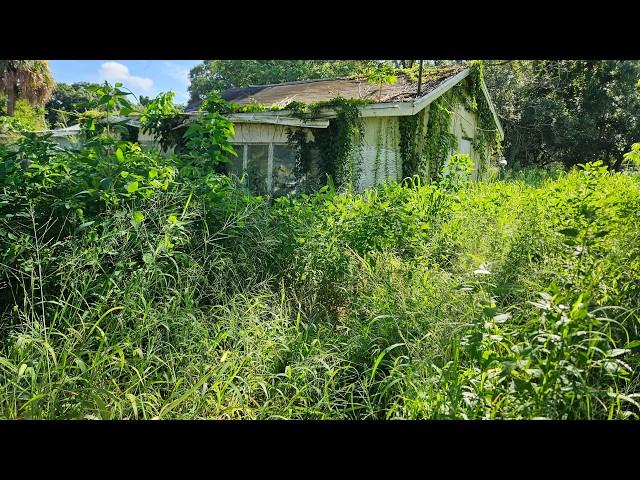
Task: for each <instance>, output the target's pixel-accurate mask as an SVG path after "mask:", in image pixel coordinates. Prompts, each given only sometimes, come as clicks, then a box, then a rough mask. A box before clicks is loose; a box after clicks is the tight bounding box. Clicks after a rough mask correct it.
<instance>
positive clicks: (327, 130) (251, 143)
mask: <svg viewBox="0 0 640 480" xmlns="http://www.w3.org/2000/svg"><path fill="white" fill-rule="evenodd" d="M419 84H420V85H419ZM221 96H222V98H223V99H224V100H227V101H229V102H233V103H235V104H237V105H240V106H245V107H246V106H251V105H259V106H269V109H268V110H266V109H265V110H266V111H246V112H244V113H233V114H230V115H229V116H228V118H229V119H230V120H232V121H233V123H234V129H235V138H233V139H232V143H233V146H234V149H235V151H236V153H237V157H232V158H231V163H230V165H229V168H228V172H229V173H232V174H235V175H237V176H239V177H242V176H243V175H244V178H245V181H246V182H248V185H249V186H250V187H251V189H252V190H253V191H254V192H256V193H260V194H270V195H273V196H278V195H281V194H284V193H292V192H298V191H302V190H303V189H302V188H301V185H302V184H303V183H305V182H306V185H307V187H308V188H307V189H309V186H311V187H310V189H313V188H314V187H317V186H318V185H320V184H322V183H323V181H324V182H326V174H330V175H331V176H332V177H333V178H334V179H336V178H337V180H338V181H339V182H340V181H341V182H342V183H345V182H347V181H348V182H349V183H351V184H352V185H354V186H355V187H356V188H357V189H358V190H362V189H364V188H367V187H370V186H373V185H377V184H379V183H381V182H383V181H386V180H391V179H395V180H398V181H399V180H402V179H403V178H405V177H407V176H412V175H414V174H420V175H421V176H423V177H426V178H429V179H435V178H437V176H438V174H439V173H438V172H440V171H442V168H443V167H444V166H446V163H447V161H448V159H449V158H450V156H451V155H452V154H453V153H456V152H458V153H464V154H466V155H468V156H469V157H471V159H473V162H474V166H473V171H472V173H471V176H472V178H473V179H478V178H479V177H481V176H482V175H483V174H484V173H485V172H486V171H487V168H488V166H489V165H490V164H491V163H492V160H494V161H495V160H496V159H497V158H496V156H495V155H496V152H497V151H499V150H498V148H497V147H499V145H500V142H501V141H502V139H503V137H504V134H503V131H502V127H501V125H500V122H499V120H498V118H497V115H496V112H495V108H494V107H493V104H492V102H491V99H490V97H489V94H488V92H487V89H486V86H485V85H484V81H483V80H482V71H481V67H476V68H474V66H473V65H464V64H463V65H453V66H448V67H443V68H425V70H424V72H423V75H422V79H421V81H420V82H419V81H418V78H417V75H415V76H414V77H413V78H412V77H411V76H410V75H409V74H406V75H403V74H400V75H398V76H397V81H396V82H395V83H393V84H382V83H381V84H377V83H370V82H369V81H368V80H367V79H358V78H338V79H322V80H309V81H298V82H288V83H281V84H275V85H260V86H249V87H246V88H232V89H229V90H226V91H224V92H223V93H222V94H221ZM200 103H201V102H195V103H192V104H190V105H189V106H188V107H187V109H186V111H185V113H187V114H188V115H198V113H199V112H198V107H199V105H200ZM314 105H315V108H312V107H313V106H314ZM304 106H307V107H309V108H307V109H306V110H305V109H304ZM294 107H295V108H294ZM348 107H351V108H348ZM355 109H357V113H356V114H355V115H354V113H353V112H354V111H355ZM310 111H311V113H310ZM341 129H342V131H341ZM345 129H346V130H347V131H346V132H345V131H344V130H345ZM301 157H306V158H301ZM314 179H315V184H314Z"/></svg>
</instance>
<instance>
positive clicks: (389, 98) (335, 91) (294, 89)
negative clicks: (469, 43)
mask: <svg viewBox="0 0 640 480" xmlns="http://www.w3.org/2000/svg"><path fill="white" fill-rule="evenodd" d="M464 68H465V65H461V64H456V65H450V66H447V67H425V68H424V71H423V74H422V86H421V88H420V96H421V97H422V96H424V95H426V94H428V93H429V92H431V91H432V90H434V89H435V88H436V87H438V86H439V85H440V84H442V83H443V82H445V81H446V80H448V79H449V78H451V77H453V76H454V75H456V74H457V73H459V72H460V71H461V70H463V69H464ZM417 91H418V80H417V78H416V79H412V78H410V77H409V76H408V75H405V74H399V75H398V81H397V82H396V83H395V84H393V85H386V84H384V83H383V84H382V94H381V95H380V99H378V94H379V88H378V85H377V84H371V83H369V82H368V81H367V79H366V78H331V79H318V80H304V81H298V82H288V83H278V84H273V85H253V86H249V87H243V88H230V89H228V90H225V91H224V92H222V93H221V97H222V98H223V99H225V100H227V101H229V102H233V103H237V104H239V105H246V104H249V103H259V104H262V105H265V106H266V107H270V106H271V105H278V106H280V107H285V106H286V105H287V104H289V103H290V102H293V101H296V102H302V103H307V104H308V103H311V102H321V101H327V100H331V99H333V98H336V97H342V98H346V99H363V100H371V101H374V102H380V103H388V102H410V101H413V100H415V99H416V97H417ZM201 103H202V101H197V102H192V103H190V104H189V105H188V106H187V108H186V109H185V111H186V112H193V111H197V110H198V107H199V106H200V104H201Z"/></svg>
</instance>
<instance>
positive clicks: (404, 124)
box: [398, 110, 425, 178]
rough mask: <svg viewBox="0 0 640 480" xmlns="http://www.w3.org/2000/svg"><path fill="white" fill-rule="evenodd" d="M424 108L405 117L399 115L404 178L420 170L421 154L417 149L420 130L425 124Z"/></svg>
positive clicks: (400, 148)
mask: <svg viewBox="0 0 640 480" xmlns="http://www.w3.org/2000/svg"><path fill="white" fill-rule="evenodd" d="M424 112H425V111H424V110H422V111H421V112H419V113H417V114H415V115H408V116H404V117H398V130H399V132H400V141H399V145H398V147H399V150H400V158H401V159H402V176H403V178H406V177H411V176H412V175H414V174H415V173H416V172H417V171H418V166H419V163H420V156H419V152H418V149H417V145H416V143H417V139H418V131H419V130H422V129H421V128H420V126H421V125H424Z"/></svg>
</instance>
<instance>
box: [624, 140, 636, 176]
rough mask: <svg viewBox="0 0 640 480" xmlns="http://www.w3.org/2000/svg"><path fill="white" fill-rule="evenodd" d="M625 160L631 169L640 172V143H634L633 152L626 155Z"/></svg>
mask: <svg viewBox="0 0 640 480" xmlns="http://www.w3.org/2000/svg"><path fill="white" fill-rule="evenodd" d="M624 158H625V160H626V161H627V163H628V164H629V166H630V167H632V168H634V169H635V170H636V171H640V143H634V144H633V145H632V146H631V151H630V152H627V153H625V154H624Z"/></svg>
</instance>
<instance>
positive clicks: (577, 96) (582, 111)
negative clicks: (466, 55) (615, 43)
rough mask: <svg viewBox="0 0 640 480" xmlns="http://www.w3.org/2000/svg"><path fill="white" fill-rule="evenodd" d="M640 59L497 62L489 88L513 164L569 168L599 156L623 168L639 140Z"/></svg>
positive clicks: (491, 65) (488, 71)
mask: <svg viewBox="0 0 640 480" xmlns="http://www.w3.org/2000/svg"><path fill="white" fill-rule="evenodd" d="M638 78H640V62H637V61H631V60H625V61H619V60H604V61H599V60H532V61H529V60H527V61H517V60H514V61H508V60H507V61H505V60H502V61H492V62H488V63H487V65H486V68H485V79H486V83H487V87H488V88H489V91H490V93H491V96H492V98H493V100H494V103H495V105H496V109H497V111H498V114H499V116H500V119H501V121H502V123H503V126H504V129H505V145H504V146H505V153H506V156H507V158H508V159H509V160H510V161H511V163H516V164H520V165H522V166H527V165H532V164H536V165H546V164H549V163H551V162H561V163H563V164H564V165H565V166H566V167H570V166H572V165H576V164H578V163H585V162H588V161H592V160H602V161H603V162H605V163H606V164H608V165H609V166H611V167H612V168H615V169H619V168H620V166H621V164H622V162H623V160H624V157H623V155H624V153H625V152H627V151H628V150H629V148H630V146H631V144H632V143H633V142H634V141H637V138H640V92H638V90H637V89H636V88H635V86H636V82H637V81H638Z"/></svg>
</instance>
